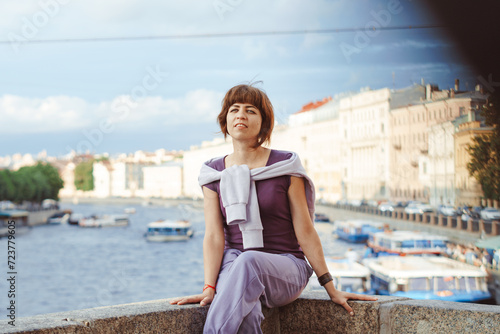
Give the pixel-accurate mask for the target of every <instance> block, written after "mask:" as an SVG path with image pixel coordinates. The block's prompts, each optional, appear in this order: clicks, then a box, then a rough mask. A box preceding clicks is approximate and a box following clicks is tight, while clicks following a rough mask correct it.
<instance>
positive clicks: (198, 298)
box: [170, 187, 225, 305]
mask: <svg viewBox="0 0 500 334" xmlns="http://www.w3.org/2000/svg"><path fill="white" fill-rule="evenodd" d="M203 196H204V213H205V237H204V239H203V262H204V272H205V284H209V285H211V286H214V287H215V286H216V284H217V277H218V276H219V271H220V266H221V263H222V256H223V255H224V242H225V240H224V228H223V223H222V222H223V218H222V213H221V210H220V206H219V195H218V194H217V193H216V192H215V191H212V190H210V189H208V188H206V187H203ZM214 295H215V291H214V290H213V289H212V288H207V289H206V290H205V291H203V292H202V293H201V294H198V295H193V296H186V297H178V298H174V299H172V300H171V301H170V304H177V305H183V304H192V303H198V302H199V303H200V305H208V304H210V303H211V302H212V300H213V298H214Z"/></svg>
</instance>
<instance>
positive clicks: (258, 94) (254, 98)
mask: <svg viewBox="0 0 500 334" xmlns="http://www.w3.org/2000/svg"><path fill="white" fill-rule="evenodd" d="M235 103H248V104H251V105H253V106H255V107H256V108H257V109H259V111H260V114H261V116H262V125H261V127H260V132H259V136H258V138H257V144H256V146H255V147H259V146H261V145H262V144H264V143H266V142H267V143H270V142H271V132H272V131H273V128H274V111H273V105H272V104H271V101H270V100H269V97H267V94H266V93H265V92H264V91H262V90H261V89H259V88H256V87H253V86H252V85H238V86H234V87H232V88H231V89H229V90H228V91H227V93H226V96H224V99H223V100H222V110H221V112H220V113H219V116H217V121H218V122H219V125H220V129H221V132H222V133H223V134H224V138H226V137H227V135H228V134H229V133H228V131H227V113H228V112H229V108H230V107H231V106H232V105H233V104H235Z"/></svg>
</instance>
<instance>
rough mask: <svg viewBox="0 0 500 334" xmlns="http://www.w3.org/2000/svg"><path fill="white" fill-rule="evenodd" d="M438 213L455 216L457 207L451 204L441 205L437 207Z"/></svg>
mask: <svg viewBox="0 0 500 334" xmlns="http://www.w3.org/2000/svg"><path fill="white" fill-rule="evenodd" d="M438 213H440V214H442V215H443V216H452V217H453V216H455V215H456V214H457V209H455V207H454V206H452V205H441V206H440V207H439V209H438Z"/></svg>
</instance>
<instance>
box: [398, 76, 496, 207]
mask: <svg viewBox="0 0 500 334" xmlns="http://www.w3.org/2000/svg"><path fill="white" fill-rule="evenodd" d="M485 99H486V96H485V95H484V94H482V93H481V91H480V88H479V87H478V88H477V90H476V91H473V92H461V91H460V90H459V81H458V80H456V82H455V87H454V89H449V90H439V88H438V87H437V86H436V85H430V84H427V85H426V86H425V97H424V98H422V99H421V101H418V102H416V101H415V100H413V101H410V103H408V104H407V105H402V106H399V107H395V108H391V111H390V115H391V118H390V126H391V130H390V132H391V136H390V138H391V139H390V142H391V148H392V149H391V158H390V167H389V180H390V184H389V197H390V198H391V199H393V200H395V201H409V200H419V201H424V202H429V201H431V197H432V201H431V202H432V204H434V205H439V204H447V203H448V202H449V203H450V204H455V203H454V202H455V195H450V194H451V193H450V192H452V193H454V190H453V189H454V186H453V183H454V181H453V180H454V167H453V161H454V155H455V153H454V151H453V149H452V147H453V133H454V130H453V126H452V124H451V123H450V122H451V121H454V120H455V119H456V118H457V117H460V116H462V115H467V114H468V113H469V112H471V111H474V110H478V109H480V107H481V105H483V104H484V102H485ZM445 123H447V124H445ZM430 146H432V152H430Z"/></svg>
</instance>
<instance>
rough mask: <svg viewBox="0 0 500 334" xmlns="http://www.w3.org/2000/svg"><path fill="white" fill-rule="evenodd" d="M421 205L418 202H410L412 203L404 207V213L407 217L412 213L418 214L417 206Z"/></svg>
mask: <svg viewBox="0 0 500 334" xmlns="http://www.w3.org/2000/svg"><path fill="white" fill-rule="evenodd" d="M420 204H422V203H420V202H415V201H412V202H409V203H408V205H407V206H406V207H405V212H406V213H407V214H409V215H411V214H413V213H420V211H419V209H418V206H419V205H420Z"/></svg>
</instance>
